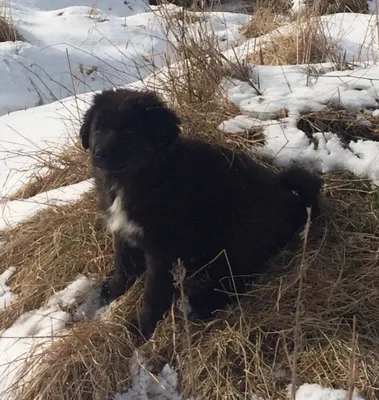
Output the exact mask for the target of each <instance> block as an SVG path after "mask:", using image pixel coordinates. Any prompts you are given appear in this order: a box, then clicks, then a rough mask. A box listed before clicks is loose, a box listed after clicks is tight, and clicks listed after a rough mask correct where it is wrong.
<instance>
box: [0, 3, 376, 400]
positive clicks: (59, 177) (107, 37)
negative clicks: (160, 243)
mask: <svg viewBox="0 0 379 400" xmlns="http://www.w3.org/2000/svg"><path fill="white" fill-rule="evenodd" d="M376 1H378V2H376ZM378 8H379V0H372V1H371V0H369V1H368V2H367V0H316V1H308V0H303V1H302V0H293V1H291V0H288V1H287V0H260V1H258V0H248V1H246V0H245V1H243V2H239V1H230V2H228V3H226V4H219V3H215V2H214V3H212V4H208V6H207V7H205V8H204V9H201V10H200V9H196V10H194V9H192V10H189V9H183V8H181V7H178V6H175V5H172V4H165V5H159V6H149V5H148V4H147V3H145V2H144V0H127V1H124V0H98V1H96V0H54V1H48V0H3V1H1V0H0V88H1V90H0V209H1V214H0V400H14V399H17V400H35V399H39V400H48V399H99V400H100V399H115V400H137V399H138V400H139V399H156V400H179V399H181V400H187V399H188V400H189V399H193V400H195V399H196V400H198V399H207V400H211V399H215V400H216V399H217V400H219V399H246V400H247V399H249V400H271V399H272V400H279V399H283V400H284V399H295V400H345V399H347V400H376V399H378V398H379V308H378V305H379V289H378V287H379V267H378V264H379V261H378V249H379V188H378V186H379V94H378V93H379V59H378V55H379V22H378V13H379V9H378ZM120 86H125V87H130V88H135V89H143V88H149V89H153V90H156V91H158V92H159V93H161V94H162V95H163V96H164V97H165V98H166V100H167V101H168V103H169V104H170V105H171V106H172V107H173V108H175V110H176V111H177V112H178V113H179V114H180V116H181V118H182V121H183V126H182V127H183V135H187V136H198V137H201V138H203V139H204V140H207V141H210V142H217V143H222V144H223V145H225V146H229V147H232V148H235V149H240V150H244V151H247V152H250V153H251V155H252V156H253V157H256V158H257V160H260V161H261V162H262V163H265V164H267V166H268V167H269V168H279V167H283V166H287V165H290V164H291V163H300V164H303V165H305V166H307V167H308V168H311V169H317V170H318V171H321V172H322V173H323V176H324V183H325V184H324V188H323V211H324V213H323V217H322V218H321V219H320V221H317V222H315V223H314V224H313V225H312V227H311V229H310V232H309V237H308V238H307V240H304V241H303V247H302V248H299V249H298V251H297V252H295V253H293V252H291V251H289V250H286V251H283V252H282V253H281V254H280V255H278V257H276V258H275V259H273V260H272V261H271V265H270V267H271V268H270V269H269V271H268V272H267V274H265V275H264V276H259V277H256V279H255V280H254V283H253V284H252V285H251V287H250V290H249V292H248V293H247V294H245V295H244V296H243V298H242V299H241V302H240V303H239V304H237V305H235V306H234V307H233V308H229V309H227V310H224V311H220V312H218V313H217V314H215V316H214V319H213V320H212V321H207V322H204V323H201V322H198V321H196V322H195V321H191V320H190V321H188V319H187V317H186V315H183V314H182V313H181V311H180V310H178V309H177V308H176V307H173V308H172V310H171V311H170V312H169V313H168V315H167V316H166V317H165V319H164V321H162V322H161V323H160V324H159V326H158V328H157V330H156V332H155V333H154V335H153V337H152V338H151V339H150V340H149V341H147V342H146V343H144V344H142V345H138V346H137V345H136V343H134V339H133V337H132V336H131V335H130V334H129V332H128V330H127V328H126V327H125V324H124V321H125V318H127V317H128V316H130V315H133V313H135V311H136V309H137V307H138V304H139V302H140V300H141V285H142V282H137V283H136V284H135V285H134V286H133V287H132V288H131V289H130V290H129V291H128V292H127V293H126V295H125V296H123V297H122V298H120V299H119V300H117V301H116V302H114V303H112V304H111V305H110V306H109V307H106V308H100V307H99V305H98V291H97V289H96V285H97V284H98V283H100V282H101V281H102V280H103V279H104V277H105V276H106V274H107V273H109V271H110V270H111V269H112V252H113V249H112V237H111V236H110V235H109V234H108V232H106V230H105V228H104V227H103V224H102V222H101V218H100V215H99V214H98V211H97V204H96V198H95V194H94V193H93V191H92V189H93V182H92V179H91V171H90V167H89V160H88V155H87V153H85V152H84V151H83V150H82V149H81V147H80V145H79V142H78V130H79V127H80V121H81V118H82V115H83V113H84V112H85V110H86V109H87V108H88V106H89V102H90V100H91V98H92V96H93V94H94V93H95V92H97V91H101V90H103V89H108V88H112V87H120Z"/></svg>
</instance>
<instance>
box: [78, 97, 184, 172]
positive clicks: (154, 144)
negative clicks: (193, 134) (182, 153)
mask: <svg viewBox="0 0 379 400" xmlns="http://www.w3.org/2000/svg"><path fill="white" fill-rule="evenodd" d="M179 131H180V119H179V117H178V116H177V115H176V114H175V112H174V111H173V110H171V109H170V108H168V107H167V106H166V105H165V103H164V102H163V101H162V100H161V99H160V98H159V97H158V96H157V95H156V94H155V93H153V92H148V91H145V92H138V91H133V90H128V89H118V90H115V91H114V90H106V91H104V92H102V93H100V94H97V95H96V96H95V97H94V100H93V104H92V106H91V107H90V108H89V110H88V111H87V112H86V113H85V115H84V120H83V124H82V127H81V129H80V138H81V140H82V145H83V147H84V148H85V149H86V150H87V149H89V150H90V154H91V158H92V164H93V166H94V167H96V168H100V169H103V170H106V171H110V172H115V171H123V170H129V171H139V170H141V169H143V168H146V167H147V166H148V165H149V163H150V162H151V161H153V160H154V159H159V158H161V157H164V156H165V154H166V153H167V152H168V151H169V149H170V148H172V145H173V143H174V142H175V140H176V138H177V136H178V134H179Z"/></svg>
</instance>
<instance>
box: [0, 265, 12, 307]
mask: <svg viewBox="0 0 379 400" xmlns="http://www.w3.org/2000/svg"><path fill="white" fill-rule="evenodd" d="M15 272H16V268H15V267H11V268H8V269H7V270H6V271H4V272H3V273H2V274H1V275H0V310H3V309H4V308H6V307H7V306H9V304H10V303H11V302H12V301H13V300H14V299H15V298H16V295H15V294H14V293H12V291H11V289H10V287H9V286H7V282H8V280H9V279H10V278H11V276H12V275H13V274H14V273H15Z"/></svg>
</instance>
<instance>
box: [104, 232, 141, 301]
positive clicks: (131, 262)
mask: <svg viewBox="0 0 379 400" xmlns="http://www.w3.org/2000/svg"><path fill="white" fill-rule="evenodd" d="M144 267H145V253H144V252H143V251H142V250H141V249H139V248H138V247H131V246H130V245H129V244H128V243H127V242H125V240H123V239H122V238H121V237H120V236H119V235H118V234H116V235H115V254H114V275H113V276H112V277H111V278H109V279H108V280H107V281H106V282H105V283H104V284H103V287H102V291H101V296H102V298H103V299H104V300H105V301H107V302H110V301H112V300H114V299H117V298H118V297H120V296H122V295H123V294H124V293H125V291H126V290H127V289H128V288H129V287H130V286H131V285H132V284H133V283H134V282H135V280H136V278H138V277H139V276H140V275H142V273H143V272H144V269H145V268H144Z"/></svg>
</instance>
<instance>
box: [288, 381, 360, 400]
mask: <svg viewBox="0 0 379 400" xmlns="http://www.w3.org/2000/svg"><path fill="white" fill-rule="evenodd" d="M347 398H348V397H347V391H346V390H338V389H330V388H324V387H322V386H320V385H317V384H308V383H305V384H303V385H301V386H300V387H299V388H298V389H297V391H296V400H346V399H347ZM352 400H364V399H363V397H360V396H359V395H357V394H356V393H354V394H353V396H352Z"/></svg>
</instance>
